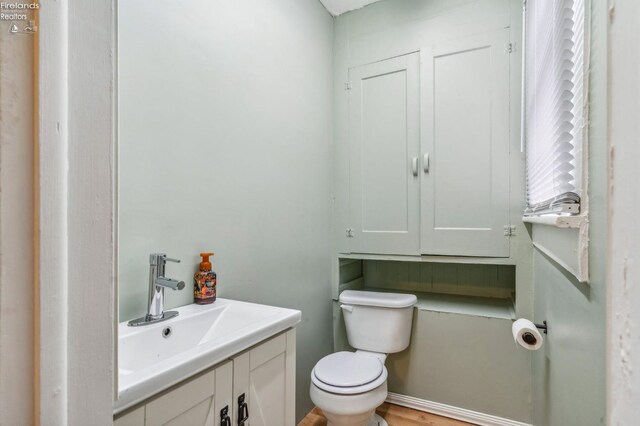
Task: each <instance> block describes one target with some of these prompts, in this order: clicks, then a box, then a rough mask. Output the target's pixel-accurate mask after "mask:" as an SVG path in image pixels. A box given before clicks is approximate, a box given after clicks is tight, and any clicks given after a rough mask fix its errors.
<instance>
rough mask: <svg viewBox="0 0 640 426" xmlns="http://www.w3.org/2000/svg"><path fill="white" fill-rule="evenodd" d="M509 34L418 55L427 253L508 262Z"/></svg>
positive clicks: (504, 32)
mask: <svg viewBox="0 0 640 426" xmlns="http://www.w3.org/2000/svg"><path fill="white" fill-rule="evenodd" d="M509 51H510V47H509V30H508V29H505V30H501V31H499V32H497V33H496V32H494V33H487V34H484V35H478V36H473V37H471V38H467V39H463V40H459V41H455V42H453V43H450V44H442V45H438V46H435V47H433V48H431V49H423V50H422V52H421V61H422V64H421V81H422V87H421V90H422V95H421V99H422V113H421V130H422V132H421V136H422V138H421V139H422V141H421V145H422V166H423V167H422V182H421V195H422V197H421V202H422V204H421V212H422V213H421V243H420V247H421V249H422V253H425V254H435V255H458V256H488V257H493V256H495V257H508V256H509V238H508V235H507V236H505V232H504V230H505V228H504V227H505V226H509V225H510V222H509Z"/></svg>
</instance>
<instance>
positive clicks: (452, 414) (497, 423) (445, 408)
mask: <svg viewBox="0 0 640 426" xmlns="http://www.w3.org/2000/svg"><path fill="white" fill-rule="evenodd" d="M387 402H389V403H391V404H396V405H402V406H403V407H409V408H413V409H414V410H419V411H426V412H429V413H432V414H437V415H439V416H444V417H449V418H452V419H456V420H460V421H463V422H468V423H473V424H476V425H479V426H531V425H530V424H528V423H522V422H517V421H515V420H509V419H505V418H502V417H498V416H492V415H490V414H484V413H479V412H477V411H471V410H467V409H465V408H459V407H454V406H452V405H447V404H441V403H439V402H433V401H427V400H424V399H419V398H414V397H412V396H406V395H401V394H399V393H393V392H389V394H388V395H387Z"/></svg>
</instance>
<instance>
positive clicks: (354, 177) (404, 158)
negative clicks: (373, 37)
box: [349, 53, 420, 254]
mask: <svg viewBox="0 0 640 426" xmlns="http://www.w3.org/2000/svg"><path fill="white" fill-rule="evenodd" d="M349 79H350V81H351V84H352V88H351V91H350V96H349V102H350V105H349V110H350V112H349V131H350V135H349V137H350V144H351V158H350V193H351V223H352V229H353V238H351V241H350V245H351V251H352V252H356V253H388V254H418V253H419V238H420V237H419V201H418V199H419V196H420V194H419V178H418V175H417V174H416V173H415V170H414V161H417V158H418V153H419V101H420V98H419V55H418V54H417V53H414V54H410V55H405V56H400V57H397V58H392V59H387V60H385V61H381V62H376V63H373V64H369V65H364V66H361V67H357V68H352V69H350V70H349Z"/></svg>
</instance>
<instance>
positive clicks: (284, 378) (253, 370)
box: [233, 330, 295, 426]
mask: <svg viewBox="0 0 640 426" xmlns="http://www.w3.org/2000/svg"><path fill="white" fill-rule="evenodd" d="M243 394H244V396H245V402H246V403H247V404H248V407H249V420H248V421H247V422H246V423H245V425H246V426H249V425H250V426H272V425H282V426H294V424H295V331H293V330H290V331H288V332H286V333H283V334H281V335H279V336H276V337H275V338H273V339H271V340H268V341H266V342H264V343H262V344H260V345H258V346H256V347H255V348H253V349H251V350H250V351H248V352H245V353H243V354H241V355H238V356H237V357H235V358H234V359H233V399H234V400H233V404H234V408H233V412H234V420H233V424H237V422H238V413H239V409H240V407H239V405H238V397H239V396H240V395H243Z"/></svg>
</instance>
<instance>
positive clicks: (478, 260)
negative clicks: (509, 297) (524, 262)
mask: <svg viewBox="0 0 640 426" xmlns="http://www.w3.org/2000/svg"><path fill="white" fill-rule="evenodd" d="M338 257H339V258H340V259H341V261H343V260H389V261H395V262H433V263H460V264H472V265H515V264H516V261H515V259H512V258H510V257H471V256H405V255H395V254H361V253H340V254H339V255H338Z"/></svg>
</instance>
